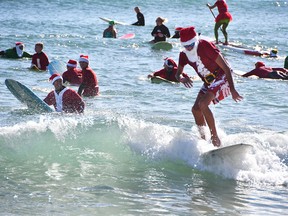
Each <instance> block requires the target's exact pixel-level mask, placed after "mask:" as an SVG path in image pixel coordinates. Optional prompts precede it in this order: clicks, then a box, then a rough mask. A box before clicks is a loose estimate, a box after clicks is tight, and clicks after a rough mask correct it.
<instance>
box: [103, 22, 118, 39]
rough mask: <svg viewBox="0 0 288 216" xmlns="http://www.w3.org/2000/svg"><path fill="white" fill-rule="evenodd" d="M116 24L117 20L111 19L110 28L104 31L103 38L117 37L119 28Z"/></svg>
mask: <svg viewBox="0 0 288 216" xmlns="http://www.w3.org/2000/svg"><path fill="white" fill-rule="evenodd" d="M114 26H115V22H114V21H113V20H112V21H110V22H109V26H108V28H106V29H105V30H104V32H103V38H116V37H117V30H116V28H115V27H114Z"/></svg>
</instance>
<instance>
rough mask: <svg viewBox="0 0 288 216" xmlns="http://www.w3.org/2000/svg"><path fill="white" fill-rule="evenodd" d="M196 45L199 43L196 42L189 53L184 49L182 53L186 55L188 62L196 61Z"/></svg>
mask: <svg viewBox="0 0 288 216" xmlns="http://www.w3.org/2000/svg"><path fill="white" fill-rule="evenodd" d="M198 44H199V41H198V40H197V41H196V42H195V45H194V47H193V49H192V50H190V51H189V50H187V49H185V50H184V51H183V52H184V53H185V54H186V56H187V58H188V60H189V61H190V62H196V61H197V60H198V55H197V49H198Z"/></svg>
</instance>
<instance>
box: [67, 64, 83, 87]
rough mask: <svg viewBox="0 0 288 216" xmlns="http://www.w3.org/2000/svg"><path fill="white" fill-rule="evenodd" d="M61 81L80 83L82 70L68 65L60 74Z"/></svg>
mask: <svg viewBox="0 0 288 216" xmlns="http://www.w3.org/2000/svg"><path fill="white" fill-rule="evenodd" d="M62 77H63V82H64V83H65V82H69V83H70V84H72V85H73V84H74V85H80V84H81V83H82V71H81V70H80V69H77V68H72V67H70V68H69V69H68V70H67V71H65V72H64V73H63V75H62Z"/></svg>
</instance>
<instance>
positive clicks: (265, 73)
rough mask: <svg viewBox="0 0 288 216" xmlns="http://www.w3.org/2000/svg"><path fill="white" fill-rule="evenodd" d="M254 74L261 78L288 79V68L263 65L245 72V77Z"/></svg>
mask: <svg viewBox="0 0 288 216" xmlns="http://www.w3.org/2000/svg"><path fill="white" fill-rule="evenodd" d="M279 72H280V74H279ZM281 72H282V73H281ZM253 75H255V76H258V77H259V78H271V79H288V70H286V69H285V68H271V67H266V66H262V67H257V68H255V69H253V70H251V71H250V72H248V73H246V74H244V75H243V77H249V76H253ZM277 75H278V76H277Z"/></svg>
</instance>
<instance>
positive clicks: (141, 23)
mask: <svg viewBox="0 0 288 216" xmlns="http://www.w3.org/2000/svg"><path fill="white" fill-rule="evenodd" d="M134 11H135V12H136V14H137V22H135V23H133V24H132V25H136V26H145V18H144V15H143V14H142V13H141V11H140V8H139V7H135V8H134Z"/></svg>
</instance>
